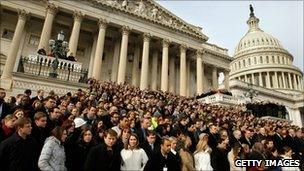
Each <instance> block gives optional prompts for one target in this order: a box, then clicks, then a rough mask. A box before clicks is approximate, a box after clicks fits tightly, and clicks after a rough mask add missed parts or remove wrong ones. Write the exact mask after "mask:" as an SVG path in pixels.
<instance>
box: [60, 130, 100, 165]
mask: <svg viewBox="0 0 304 171" xmlns="http://www.w3.org/2000/svg"><path fill="white" fill-rule="evenodd" d="M95 144H96V143H95V141H94V139H93V135H92V132H91V130H90V129H89V128H85V129H84V130H83V131H82V132H81V134H80V137H79V140H78V141H77V142H76V143H75V144H71V145H72V146H73V147H72V150H70V151H69V152H67V153H66V158H67V169H68V170H71V171H83V170H84V164H85V161H86V159H87V156H88V154H89V151H90V149H91V148H92V147H94V146H95Z"/></svg>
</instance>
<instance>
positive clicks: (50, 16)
mask: <svg viewBox="0 0 304 171" xmlns="http://www.w3.org/2000/svg"><path fill="white" fill-rule="evenodd" d="M57 10H58V7H57V6H55V5H54V4H53V3H48V4H47V6H46V16H45V20H44V24H43V28H42V32H41V35H40V41H39V44H38V50H39V49H42V48H43V49H44V50H47V49H48V47H49V40H50V38H51V33H52V26H53V20H54V18H55V15H56V12H57Z"/></svg>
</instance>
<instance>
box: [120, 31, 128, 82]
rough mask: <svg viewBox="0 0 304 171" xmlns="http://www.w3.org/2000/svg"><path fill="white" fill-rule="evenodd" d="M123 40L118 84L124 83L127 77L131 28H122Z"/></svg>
mask: <svg viewBox="0 0 304 171" xmlns="http://www.w3.org/2000/svg"><path fill="white" fill-rule="evenodd" d="M121 31H122V39H121V47H120V57H119V66H118V76H117V82H118V83H119V84H120V83H124V82H125V77H126V64H127V54H128V41H129V33H130V28H129V27H126V26H124V27H122V29H121Z"/></svg>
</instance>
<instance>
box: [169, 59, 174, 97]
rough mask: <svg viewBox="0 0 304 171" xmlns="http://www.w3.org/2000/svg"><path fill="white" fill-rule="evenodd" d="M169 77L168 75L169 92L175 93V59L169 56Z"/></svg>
mask: <svg viewBox="0 0 304 171" xmlns="http://www.w3.org/2000/svg"><path fill="white" fill-rule="evenodd" d="M169 70H170V71H169V72H170V75H169V91H170V92H172V93H174V92H175V57H174V56H171V58H170V69H169Z"/></svg>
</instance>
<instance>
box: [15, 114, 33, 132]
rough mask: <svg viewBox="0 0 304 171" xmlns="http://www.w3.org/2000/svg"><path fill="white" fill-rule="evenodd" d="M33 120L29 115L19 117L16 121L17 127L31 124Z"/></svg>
mask: <svg viewBox="0 0 304 171" xmlns="http://www.w3.org/2000/svg"><path fill="white" fill-rule="evenodd" d="M31 123H32V121H31V120H30V119H29V118H27V117H21V118H18V119H17V120H16V122H15V128H16V130H18V129H19V128H23V127H24V126H25V125H26V124H31Z"/></svg>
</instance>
